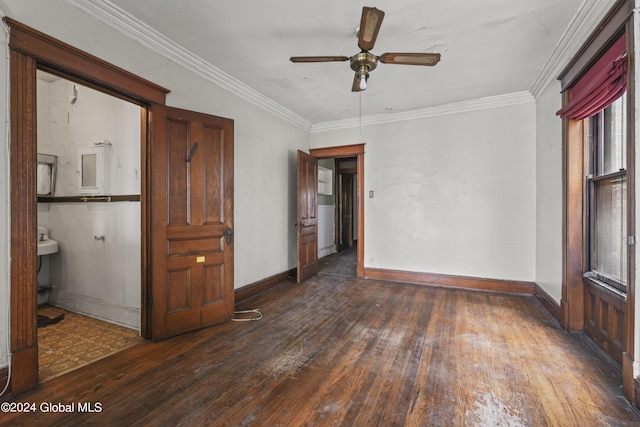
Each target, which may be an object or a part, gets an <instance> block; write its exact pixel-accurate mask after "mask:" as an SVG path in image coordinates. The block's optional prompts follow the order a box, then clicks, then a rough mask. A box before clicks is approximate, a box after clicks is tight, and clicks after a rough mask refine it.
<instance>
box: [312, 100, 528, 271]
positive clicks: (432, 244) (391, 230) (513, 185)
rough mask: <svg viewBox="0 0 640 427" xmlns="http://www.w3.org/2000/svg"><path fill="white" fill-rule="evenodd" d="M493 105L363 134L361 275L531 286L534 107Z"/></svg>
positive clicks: (336, 134) (320, 136) (333, 135)
mask: <svg viewBox="0 0 640 427" xmlns="http://www.w3.org/2000/svg"><path fill="white" fill-rule="evenodd" d="M493 105H494V104H487V107H486V108H485V109H480V110H476V111H466V112H461V113H458V114H455V113H454V114H442V115H437V116H430V117H424V118H419V119H415V120H408V121H402V122H396V123H386V124H377V125H371V126H366V127H364V128H363V129H362V140H361V141H364V142H365V143H366V145H365V215H364V218H365V267H375V268H384V269H395V270H404V271H416V272H426V273H442V274H453V275H462V276H473V277H487V278H494V279H506V280H524V281H533V280H534V278H535V230H536V223H535V105H534V103H533V99H530V100H527V101H526V102H524V103H518V104H517V105H506V104H505V105H504V106H498V107H495V106H493ZM358 139H359V138H358V130H357V129H353V128H352V129H346V130H330V131H325V132H314V133H313V134H312V139H311V145H312V148H315V147H322V146H331V145H342V144H354V143H358V142H359V140H358ZM370 190H374V192H375V195H374V198H372V199H371V198H369V197H368V194H369V191H370Z"/></svg>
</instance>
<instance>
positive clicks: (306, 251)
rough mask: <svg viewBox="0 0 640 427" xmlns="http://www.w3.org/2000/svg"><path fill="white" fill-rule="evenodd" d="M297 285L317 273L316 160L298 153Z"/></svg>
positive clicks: (300, 152) (305, 154)
mask: <svg viewBox="0 0 640 427" xmlns="http://www.w3.org/2000/svg"><path fill="white" fill-rule="evenodd" d="M297 198H298V222H297V227H298V269H297V271H298V277H297V279H298V283H300V282H302V281H304V280H306V279H308V278H309V277H311V276H313V275H314V274H316V273H317V272H318V159H316V158H315V157H313V156H310V155H309V154H307V153H304V152H302V151H298V192H297Z"/></svg>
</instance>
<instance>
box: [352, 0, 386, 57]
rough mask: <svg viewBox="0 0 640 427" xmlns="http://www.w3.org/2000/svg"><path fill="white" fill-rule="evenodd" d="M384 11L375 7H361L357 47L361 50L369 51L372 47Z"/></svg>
mask: <svg viewBox="0 0 640 427" xmlns="http://www.w3.org/2000/svg"><path fill="white" fill-rule="evenodd" d="M383 18H384V12H383V11H381V10H380V9H376V8H375V7H366V6H365V7H363V8H362V18H360V31H359V35H358V47H360V49H362V50H366V51H369V50H371V49H373V45H374V44H375V43H376V38H377V37H378V31H380V25H382V19H383Z"/></svg>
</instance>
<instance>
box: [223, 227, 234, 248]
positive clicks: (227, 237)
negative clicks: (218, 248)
mask: <svg viewBox="0 0 640 427" xmlns="http://www.w3.org/2000/svg"><path fill="white" fill-rule="evenodd" d="M224 237H225V240H226V241H227V245H230V244H231V242H232V241H233V231H231V228H229V227H227V229H226V230H225V232H224Z"/></svg>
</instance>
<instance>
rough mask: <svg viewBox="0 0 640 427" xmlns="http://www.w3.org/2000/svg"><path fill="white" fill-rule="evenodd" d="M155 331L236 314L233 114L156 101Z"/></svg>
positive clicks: (164, 333) (156, 335)
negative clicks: (213, 113) (230, 116)
mask: <svg viewBox="0 0 640 427" xmlns="http://www.w3.org/2000/svg"><path fill="white" fill-rule="evenodd" d="M151 112H152V132H153V136H152V147H151V151H150V164H151V170H150V176H151V182H150V189H149V197H150V199H151V203H150V206H151V209H152V212H151V215H150V216H151V233H150V239H151V257H150V259H151V267H150V269H151V286H150V289H151V300H150V301H149V302H150V303H151V305H152V307H151V328H152V331H151V337H152V338H153V339H163V338H167V337H170V336H173V335H177V334H180V333H183V332H187V331H191V330H195V329H199V328H202V327H205V326H209V325H212V324H215V323H219V322H223V321H225V320H228V319H230V318H231V317H233V308H234V301H233V296H234V294H233V292H234V281H233V121H232V120H229V119H224V118H220V117H214V116H209V115H206V114H201V113H195V112H191V111H185V110H179V109H175V108H168V107H162V106H153V107H152V109H151Z"/></svg>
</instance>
